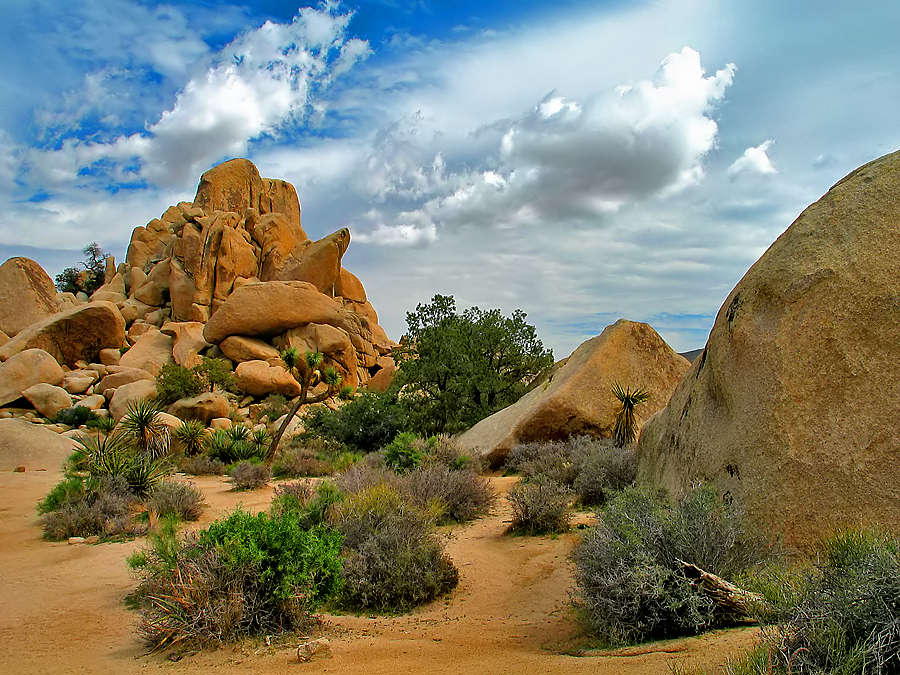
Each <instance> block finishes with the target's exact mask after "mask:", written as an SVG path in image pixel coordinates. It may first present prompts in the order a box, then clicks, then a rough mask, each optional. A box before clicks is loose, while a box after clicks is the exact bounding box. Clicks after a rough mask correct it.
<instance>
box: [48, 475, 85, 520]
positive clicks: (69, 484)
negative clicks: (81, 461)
mask: <svg viewBox="0 0 900 675" xmlns="http://www.w3.org/2000/svg"><path fill="white" fill-rule="evenodd" d="M84 492H85V485H84V478H82V477H81V476H66V477H65V478H63V479H62V480H61V481H60V482H59V483H57V484H56V485H55V486H54V487H53V489H52V490H50V493H49V494H48V495H47V496H46V497H44V498H43V499H42V500H41V501H40V502H38V505H37V510H38V513H40V514H44V513H50V512H51V511H58V510H59V509H61V508H62V507H63V506H65V505H66V504H71V503H73V502H77V501H78V500H80V499H81V498H82V496H84Z"/></svg>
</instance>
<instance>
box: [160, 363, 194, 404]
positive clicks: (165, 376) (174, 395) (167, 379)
mask: <svg viewBox="0 0 900 675" xmlns="http://www.w3.org/2000/svg"><path fill="white" fill-rule="evenodd" d="M205 389H206V383H205V382H204V380H203V378H202V377H201V376H200V375H199V374H198V373H197V372H196V371H195V370H191V369H190V368H185V367H184V366H179V365H178V364H176V363H166V364H165V365H163V367H162V368H161V369H160V371H159V375H157V376H156V400H157V401H158V402H159V404H160V405H169V404H170V403H174V402H175V401H177V400H178V399H181V398H190V397H191V396H196V395H197V394H200V393H202V392H203V391H204V390H205Z"/></svg>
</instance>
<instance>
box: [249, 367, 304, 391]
mask: <svg viewBox="0 0 900 675" xmlns="http://www.w3.org/2000/svg"><path fill="white" fill-rule="evenodd" d="M234 379H235V383H236V384H237V386H238V387H239V388H240V389H241V390H242V391H245V392H247V393H248V394H252V395H253V396H267V395H268V394H284V395H285V396H298V395H299V394H300V385H299V384H298V383H297V380H295V379H294V378H293V377H291V375H290V373H288V372H287V370H285V369H284V368H282V367H281V366H277V365H269V364H268V363H267V362H265V361H244V362H243V363H240V364H238V367H237V369H235V371H234Z"/></svg>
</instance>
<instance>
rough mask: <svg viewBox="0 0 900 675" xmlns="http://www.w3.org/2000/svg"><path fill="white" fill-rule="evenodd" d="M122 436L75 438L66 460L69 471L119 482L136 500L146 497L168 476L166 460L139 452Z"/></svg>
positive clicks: (126, 435)
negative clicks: (71, 451)
mask: <svg viewBox="0 0 900 675" xmlns="http://www.w3.org/2000/svg"><path fill="white" fill-rule="evenodd" d="M131 440H132V439H131V437H130V435H128V434H124V433H121V432H120V433H115V432H114V433H112V434H109V435H107V436H93V435H91V436H84V437H80V438H76V439H75V442H76V443H77V444H78V445H77V447H76V450H75V452H74V453H73V454H72V456H71V457H70V458H69V463H70V469H71V470H74V471H81V472H84V473H86V474H87V475H88V476H90V477H92V478H94V479H97V480H102V479H105V478H121V479H123V480H124V481H125V482H126V483H127V484H128V488H129V490H130V491H131V492H132V493H133V494H135V495H136V496H138V497H143V496H145V495H146V494H147V493H148V492H150V490H151V489H152V488H153V486H154V485H156V483H158V482H159V481H160V480H162V479H163V478H164V477H165V476H167V475H168V474H170V473H171V470H172V467H171V466H170V465H169V464H168V462H166V461H165V460H163V459H161V458H157V457H153V456H151V455H149V454H144V453H142V452H139V451H138V450H136V449H135V448H134V447H133V446H132V445H131Z"/></svg>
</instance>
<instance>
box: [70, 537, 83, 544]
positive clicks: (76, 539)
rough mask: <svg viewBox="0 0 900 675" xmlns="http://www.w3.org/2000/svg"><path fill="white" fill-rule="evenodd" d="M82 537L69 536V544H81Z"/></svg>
mask: <svg viewBox="0 0 900 675" xmlns="http://www.w3.org/2000/svg"><path fill="white" fill-rule="evenodd" d="M83 543H84V537H69V544H83Z"/></svg>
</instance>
